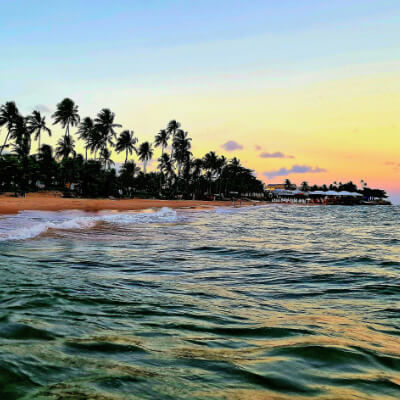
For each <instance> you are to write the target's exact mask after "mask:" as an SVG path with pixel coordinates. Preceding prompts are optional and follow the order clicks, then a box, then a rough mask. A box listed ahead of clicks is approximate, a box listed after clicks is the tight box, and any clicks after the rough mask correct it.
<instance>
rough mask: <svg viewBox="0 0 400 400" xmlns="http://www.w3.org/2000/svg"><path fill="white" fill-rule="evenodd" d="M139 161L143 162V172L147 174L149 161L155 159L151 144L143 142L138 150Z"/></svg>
mask: <svg viewBox="0 0 400 400" xmlns="http://www.w3.org/2000/svg"><path fill="white" fill-rule="evenodd" d="M138 156H139V160H140V161H142V162H143V171H144V173H146V167H147V163H148V162H149V160H151V159H152V157H153V148H152V147H151V144H150V143H149V142H143V143H142V144H141V145H140V146H139V149H138Z"/></svg>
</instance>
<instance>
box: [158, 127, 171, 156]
mask: <svg viewBox="0 0 400 400" xmlns="http://www.w3.org/2000/svg"><path fill="white" fill-rule="evenodd" d="M169 136H170V134H169V133H168V132H167V130H166V129H161V130H160V132H158V133H157V135H156V137H155V141H154V146H155V147H160V146H161V155H163V154H164V150H165V148H166V147H167V146H168V139H169Z"/></svg>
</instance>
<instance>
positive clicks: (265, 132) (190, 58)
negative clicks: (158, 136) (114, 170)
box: [0, 0, 400, 193]
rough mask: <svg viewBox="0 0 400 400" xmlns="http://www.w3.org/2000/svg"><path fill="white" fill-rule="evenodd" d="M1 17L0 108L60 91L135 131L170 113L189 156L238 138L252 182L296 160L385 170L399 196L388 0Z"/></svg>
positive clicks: (106, 4) (300, 0)
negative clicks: (187, 139)
mask: <svg viewBox="0 0 400 400" xmlns="http://www.w3.org/2000/svg"><path fill="white" fill-rule="evenodd" d="M0 15H1V17H0V18H1V23H0V48H1V62H0V104H1V103H3V102H5V101H7V100H15V101H17V103H18V105H19V106H20V109H21V110H22V111H23V112H24V113H28V112H30V111H32V109H33V108H35V107H37V106H38V105H41V106H42V107H43V109H44V110H45V109H46V108H47V109H48V110H49V114H50V112H51V110H52V109H54V106H55V104H56V103H57V102H59V101H60V100H61V99H62V98H63V97H66V96H69V97H72V98H73V99H74V100H75V101H76V102H77V103H78V104H79V106H80V111H81V114H82V115H83V116H85V115H91V116H93V115H94V114H95V113H96V112H97V111H98V110H99V109H100V108H101V107H110V108H111V109H112V110H113V111H115V112H116V113H117V116H118V119H119V122H121V123H123V124H124V127H127V128H131V129H135V131H137V132H138V135H139V137H140V139H141V140H142V139H143V140H149V139H151V138H152V137H153V136H154V133H155V132H156V131H157V130H158V129H160V128H161V127H163V125H165V123H166V122H167V121H168V120H169V119H172V118H176V119H178V120H180V121H181V122H182V123H183V125H184V127H185V128H186V129H188V130H189V132H190V133H191V134H192V136H193V139H194V140H193V143H194V144H195V148H194V149H195V152H199V153H201V152H203V151H205V150H206V149H209V147H210V143H211V144H213V145H214V147H215V149H219V150H220V151H222V150H221V149H222V148H223V144H224V143H227V142H229V141H235V142H237V143H239V144H240V146H241V148H238V149H237V151H238V152H239V156H240V157H241V159H242V160H243V161H246V162H247V165H248V166H249V167H251V168H253V169H254V170H255V171H256V173H257V174H258V176H259V177H260V178H263V177H266V176H268V174H267V172H268V171H287V172H288V173H290V171H293V167H294V166H296V165H300V166H303V167H304V168H303V169H304V171H308V172H307V173H304V175H298V179H299V180H303V179H307V180H310V181H317V183H318V181H321V182H322V181H324V180H330V179H332V180H333V178H335V179H336V180H342V179H343V180H344V179H353V180H354V181H357V180H359V179H360V178H367V179H368V178H369V180H370V182H373V183H375V184H378V183H379V182H380V177H381V176H383V175H384V176H390V179H388V180H387V181H385V182H383V184H384V185H385V187H386V188H388V189H389V190H391V191H392V192H393V193H395V192H398V193H400V183H398V182H400V179H399V176H398V174H399V172H398V171H400V170H396V171H395V170H394V169H393V168H392V167H389V164H387V163H386V164H385V162H386V161H389V162H392V163H394V162H395V161H397V157H396V154H397V155H398V154H399V151H400V145H399V144H395V145H394V144H393V141H394V140H396V138H398V135H399V133H398V132H397V131H394V129H397V128H393V127H396V126H397V124H398V123H399V122H398V118H397V117H396V115H398V114H399V113H400V110H398V108H396V107H395V106H394V105H395V104H397V101H398V100H399V94H400V88H399V85H398V84H397V82H398V81H399V80H398V78H399V72H398V71H399V67H400V46H399V43H398V42H399V37H400V1H398V0H391V1H389V0H330V1H323V0H319V1H310V0H309V1H307V0H279V1H278V0H270V1H268V0H265V1H258V0H252V1H234V0H232V1H217V0H216V1H209V0H201V1H168V0H163V1H161V0H159V1H133V0H130V1H118V0H115V1H112V2H111V1H103V0H97V1H68V2H61V1H46V0H43V1H40V2H38V1H24V0H19V1H0ZM322 117H324V118H323V119H322ZM294 121H296V122H297V123H294ZM355 132H359V137H356V136H355ZM376 132H379V143H375V141H376V140H377V139H376V138H377V135H376ZM350 135H353V136H354V137H352V138H350ZM332 136H333V137H335V138H337V140H336V142H338V143H341V144H342V148H340V146H339V145H338V146H336V144H335V143H333V142H332V141H331V140H330V138H332ZM300 139H302V140H300ZM328 139H329V140H328ZM350 139H351V140H350ZM54 140H55V139H54ZM397 142H398V143H400V141H398V140H397ZM255 146H259V147H262V152H264V153H271V154H276V153H283V154H289V155H291V156H292V157H293V158H295V160H293V161H291V160H290V157H286V158H282V157H258V154H256V153H255V152H254V150H253V152H251V151H250V149H254V147H255ZM324 146H325V147H324ZM343 148H345V150H346V151H347V152H348V153H349V154H350V155H351V157H352V160H351V161H350V158H349V157H350V156H348V155H346V157H347V159H348V160H349V161H347V162H348V164H345V163H344V161H343V160H344V157H343V152H344V150H343ZM322 153H325V157H321V156H319V154H322ZM375 153H376V154H379V155H380V156H381V158H379V157H374V156H375ZM199 155H200V154H199ZM326 155H328V156H329V157H326ZM375 158H376V159H375ZM371 160H374V161H373V163H371ZM117 161H118V160H117ZM385 165H386V166H385ZM357 166H358V167H357ZM356 167H357V168H356ZM385 168H386V169H385ZM389 168H392V170H391V171H389ZM315 171H321V172H320V173H316V172H315ZM322 171H327V172H326V173H325V172H322ZM307 174H308V175H307ZM310 174H312V175H310ZM362 174H364V176H361V175H362ZM296 178H297V175H296ZM282 179H284V177H283V178H282ZM392 188H394V189H392Z"/></svg>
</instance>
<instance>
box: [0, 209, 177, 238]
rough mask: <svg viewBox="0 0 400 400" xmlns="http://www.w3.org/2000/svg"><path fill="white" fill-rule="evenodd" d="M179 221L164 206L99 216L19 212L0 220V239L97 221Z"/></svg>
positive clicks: (84, 226) (87, 226) (86, 226)
mask: <svg viewBox="0 0 400 400" xmlns="http://www.w3.org/2000/svg"><path fill="white" fill-rule="evenodd" d="M177 220H178V215H177V212H176V211H175V210H173V209H171V208H168V207H163V208H161V209H160V210H158V211H154V210H145V211H143V212H126V213H123V212H118V213H117V212H115V213H107V214H101V215H96V214H93V215H86V214H84V215H82V213H77V212H32V211H30V212H29V211H27V212H21V213H19V214H18V215H16V216H4V217H2V218H1V219H0V241H9V240H26V239H32V238H34V237H37V236H39V235H42V234H44V233H46V232H48V231H49V230H76V229H91V228H94V227H95V226H96V225H98V224H99V223H108V224H113V225H129V224H151V223H172V222H176V221H177Z"/></svg>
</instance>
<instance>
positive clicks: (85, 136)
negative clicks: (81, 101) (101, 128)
mask: <svg viewBox="0 0 400 400" xmlns="http://www.w3.org/2000/svg"><path fill="white" fill-rule="evenodd" d="M77 133H78V135H79V139H82V140H84V141H85V160H87V153H88V149H89V148H90V146H91V139H92V138H93V135H94V122H93V120H92V118H90V117H86V118H84V119H83V121H82V122H81V123H80V125H79V129H78V132H77Z"/></svg>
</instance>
